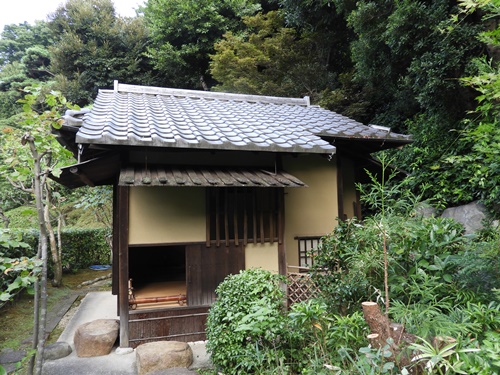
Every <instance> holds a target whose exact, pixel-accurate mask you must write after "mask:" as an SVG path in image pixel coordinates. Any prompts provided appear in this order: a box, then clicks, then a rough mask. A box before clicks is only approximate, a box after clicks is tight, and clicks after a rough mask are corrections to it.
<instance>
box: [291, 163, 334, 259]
mask: <svg viewBox="0 0 500 375" xmlns="http://www.w3.org/2000/svg"><path fill="white" fill-rule="evenodd" d="M283 166H284V169H285V171H287V172H288V173H290V174H292V175H294V176H296V177H297V178H299V179H300V180H302V181H303V182H304V183H306V184H307V186H308V187H304V188H287V189H285V247H286V258H287V264H288V265H290V266H298V264H299V256H298V241H297V240H296V239H295V237H300V236H323V235H325V234H328V233H330V232H331V231H332V230H333V228H334V227H335V226H336V224H337V220H336V219H337V216H338V200H337V196H338V192H337V166H336V158H335V157H333V158H332V159H331V160H328V158H325V157H322V156H320V155H303V156H300V157H296V158H293V157H287V158H284V159H283Z"/></svg>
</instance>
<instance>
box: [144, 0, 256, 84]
mask: <svg viewBox="0 0 500 375" xmlns="http://www.w3.org/2000/svg"><path fill="white" fill-rule="evenodd" d="M260 9H261V5H260V3H259V1H257V0H223V1H215V0H149V1H148V2H147V4H146V7H145V8H144V17H145V18H146V22H147V25H148V27H149V29H150V30H151V41H152V43H151V45H150V46H149V47H148V55H149V56H150V57H151V59H152V60H153V62H154V66H155V68H156V69H158V70H159V71H160V72H161V73H162V76H163V81H162V84H164V85H166V86H171V87H180V88H202V87H203V88H208V87H207V86H211V85H212V84H213V82H212V79H211V78H210V77H209V75H208V68H209V54H211V53H213V52H214V43H215V42H217V41H218V40H220V39H221V38H222V35H223V34H225V33H226V32H228V31H233V32H234V31H237V30H239V29H240V28H241V26H242V22H241V20H242V17H244V16H247V15H252V14H255V13H256V12H257V11H259V10H260Z"/></svg>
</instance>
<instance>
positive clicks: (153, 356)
mask: <svg viewBox="0 0 500 375" xmlns="http://www.w3.org/2000/svg"><path fill="white" fill-rule="evenodd" d="M135 351H136V358H137V371H138V373H139V375H145V374H150V373H154V372H155V371H163V370H167V369H172V368H184V369H187V368H188V367H189V366H191V363H193V352H192V350H191V347H190V346H189V345H188V344H187V343H185V342H179V341H156V342H148V343H146V344H142V345H139V346H138V347H137V348H136V349H135ZM161 374H163V372H162V373H161ZM177 374H179V372H177Z"/></svg>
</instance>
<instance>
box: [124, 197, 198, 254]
mask: <svg viewBox="0 0 500 375" xmlns="http://www.w3.org/2000/svg"><path fill="white" fill-rule="evenodd" d="M129 220H130V225H129V228H130V229H129V242H130V244H153V243H181V242H195V241H200V242H203V241H205V238H206V237H205V231H206V221H205V190H204V189H203V188H195V187H193V188H186V187H131V188H130V216H129Z"/></svg>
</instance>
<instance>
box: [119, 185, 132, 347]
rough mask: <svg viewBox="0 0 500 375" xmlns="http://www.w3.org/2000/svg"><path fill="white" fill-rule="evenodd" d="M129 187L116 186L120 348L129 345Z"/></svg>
mask: <svg viewBox="0 0 500 375" xmlns="http://www.w3.org/2000/svg"><path fill="white" fill-rule="evenodd" d="M129 189H130V188H129V187H127V186H118V188H117V194H118V197H117V199H118V207H117V208H118V212H119V214H118V218H119V223H118V257H119V259H118V267H119V271H118V272H119V275H118V283H119V292H118V307H119V312H120V347H121V348H128V347H129V346H130V344H129V327H128V320H129V306H128V279H129V275H128V225H129V217H128V215H129Z"/></svg>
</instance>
